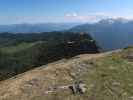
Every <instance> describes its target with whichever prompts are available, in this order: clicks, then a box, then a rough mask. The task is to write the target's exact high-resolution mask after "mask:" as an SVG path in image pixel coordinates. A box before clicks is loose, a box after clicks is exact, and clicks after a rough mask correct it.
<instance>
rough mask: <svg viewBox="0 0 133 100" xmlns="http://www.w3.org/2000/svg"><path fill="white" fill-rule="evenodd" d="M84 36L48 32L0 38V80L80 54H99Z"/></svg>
mask: <svg viewBox="0 0 133 100" xmlns="http://www.w3.org/2000/svg"><path fill="white" fill-rule="evenodd" d="M98 52H99V50H98V47H97V45H96V42H95V41H94V40H93V39H92V38H91V37H90V36H89V35H87V34H78V33H71V32H64V33H63V32H49V33H38V34H10V33H2V34H0V74H1V75H0V80H3V79H6V78H9V77H12V76H14V75H16V74H19V73H22V72H25V71H27V70H30V69H33V68H35V67H37V66H41V65H45V64H48V63H50V62H53V61H56V60H59V59H62V58H70V57H73V56H75V55H78V54H83V53H98Z"/></svg>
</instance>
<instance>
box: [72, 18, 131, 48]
mask: <svg viewBox="0 0 133 100" xmlns="http://www.w3.org/2000/svg"><path fill="white" fill-rule="evenodd" d="M69 31H72V32H88V33H90V35H91V36H92V37H93V38H94V39H95V40H96V41H97V43H98V44H99V45H100V47H101V48H103V50H113V49H119V48H123V47H126V46H129V45H133V21H129V20H125V19H104V20H101V21H99V22H97V23H94V24H83V25H78V26H76V27H73V28H71V29H70V30H69Z"/></svg>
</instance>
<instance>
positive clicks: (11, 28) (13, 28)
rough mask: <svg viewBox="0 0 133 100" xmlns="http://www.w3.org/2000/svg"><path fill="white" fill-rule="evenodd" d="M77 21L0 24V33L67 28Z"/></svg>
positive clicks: (48, 30)
mask: <svg viewBox="0 0 133 100" xmlns="http://www.w3.org/2000/svg"><path fill="white" fill-rule="evenodd" d="M76 25H78V24H77V23H57V24H56V23H42V24H12V25H0V33H2V32H9V33H36V32H51V31H63V30H68V29H70V28H72V27H74V26H76Z"/></svg>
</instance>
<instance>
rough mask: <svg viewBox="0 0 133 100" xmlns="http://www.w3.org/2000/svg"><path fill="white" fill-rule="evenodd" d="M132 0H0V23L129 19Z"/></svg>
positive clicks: (132, 10)
mask: <svg viewBox="0 0 133 100" xmlns="http://www.w3.org/2000/svg"><path fill="white" fill-rule="evenodd" d="M132 4H133V0H0V24H15V23H43V22H90V21H96V20H99V19H102V18H108V17H113V18H118V17H123V18H128V19H133V6H132Z"/></svg>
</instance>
